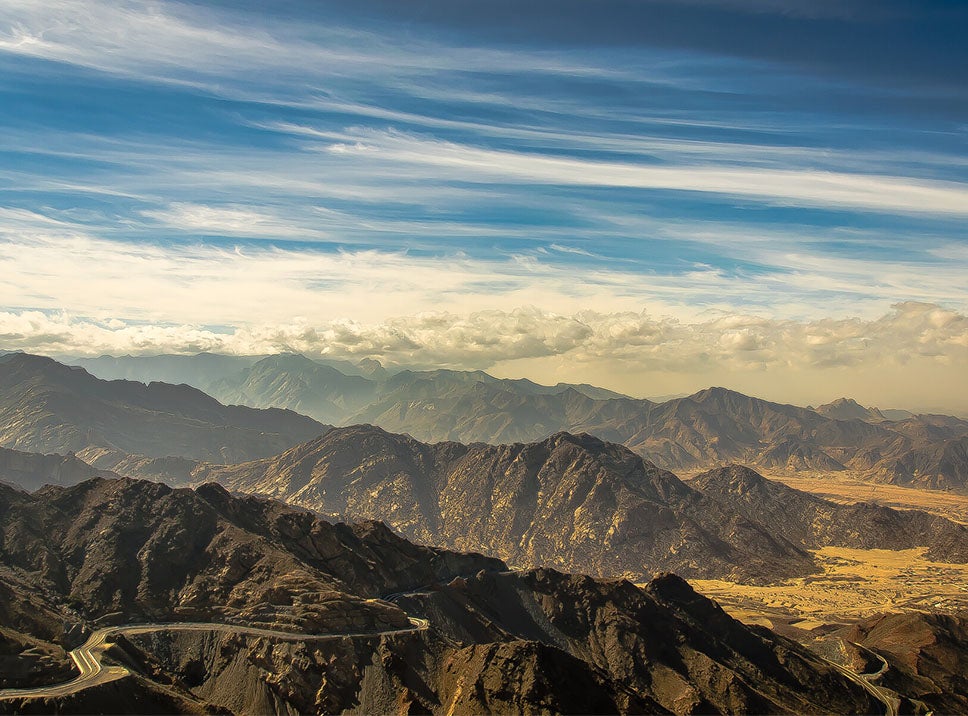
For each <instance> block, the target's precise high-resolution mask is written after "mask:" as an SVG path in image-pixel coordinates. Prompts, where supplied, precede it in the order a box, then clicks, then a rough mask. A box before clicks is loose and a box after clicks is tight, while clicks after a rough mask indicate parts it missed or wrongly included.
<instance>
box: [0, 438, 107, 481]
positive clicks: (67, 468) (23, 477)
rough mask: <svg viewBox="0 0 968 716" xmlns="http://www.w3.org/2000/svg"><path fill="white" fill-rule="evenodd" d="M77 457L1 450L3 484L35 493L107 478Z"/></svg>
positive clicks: (103, 473) (105, 474) (0, 468)
mask: <svg viewBox="0 0 968 716" xmlns="http://www.w3.org/2000/svg"><path fill="white" fill-rule="evenodd" d="M106 476H108V473H107V472H105V471H103V470H97V469H95V468H93V467H91V466H90V465H89V464H88V463H86V462H84V461H83V460H81V459H79V458H77V457H75V456H74V455H40V454H38V453H32V452H21V451H19V450H8V449H7V448H0V482H6V483H8V484H10V485H15V486H17V487H20V488H23V489H24V490H27V491H29V492H33V491H34V490H36V489H37V488H39V487H42V486H44V485H65V486H66V485H76V484H77V483H78V482H83V481H84V480H89V479H91V478H92V477H106Z"/></svg>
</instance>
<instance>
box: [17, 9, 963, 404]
mask: <svg viewBox="0 0 968 716" xmlns="http://www.w3.org/2000/svg"><path fill="white" fill-rule="evenodd" d="M966 38H968V6H965V4H964V3H961V2H913V1H912V2H900V1H897V0H885V1H880V0H879V1H877V2H874V1H873V0H871V1H869V2H860V1H857V2H852V1H851V0H845V1H842V2H834V1H833V0H813V1H808V0H778V1H772V0H771V1H768V0H683V1H680V2H671V1H669V2H661V1H659V0H624V1H619V0H601V1H599V2H594V3H591V2H587V1H581V0H559V1H558V2H554V3H549V2H539V1H534V2H529V3H520V2H516V3H515V2H505V1H504V0H495V1H493V2H489V3H476V2H475V3H472V2H461V1H456V2H455V1H454V0H450V1H444V0H430V1H427V0H425V1H414V2H405V3H401V2H391V1H389V0H387V1H386V2H382V1H377V0H358V1H356V2H352V3H349V2H311V3H310V2H280V3H273V4H271V5H268V6H267V5H266V4H264V3H237V2H232V3H229V2H217V3H216V2H209V3H176V2H140V1H135V2H104V1H100V0H84V1H76V2H74V1H71V2H67V1H65V0H48V1H45V2H40V1H35V0H0V128H2V131H0V260H2V261H3V262H4V263H5V265H6V266H7V267H8V269H9V270H8V271H7V277H8V278H7V280H6V281H4V282H3V284H2V285H0V311H2V316H0V334H2V335H3V336H4V338H5V341H6V344H7V345H8V347H14V348H26V349H31V350H38V351H46V352H61V353H65V352H76V353H91V352H114V353H117V352H162V351H179V352H184V351H193V350H199V349H209V350H228V351H235V352H265V351H271V350H277V349H278V350H281V349H296V350H304V351H306V352H309V353H315V354H327V355H339V356H340V357H363V356H364V355H373V356H375V357H378V358H380V359H382V360H384V361H387V362H397V363H409V364H415V365H431V364H444V365H452V366H458V367H475V368H476V367H484V368H490V369H493V370H495V371H496V372H505V373H509V374H511V373H515V374H516V373H526V374H528V375H529V376H531V377H538V378H541V377H542V376H545V377H546V378H557V377H562V378H570V379H574V378H582V377H585V378H588V379H592V380H597V381H598V382H604V383H610V384H611V385H612V386H614V387H618V388H619V389H624V390H627V391H629V392H634V393H637V394H645V393H648V392H652V393H665V392H671V390H670V389H667V388H670V387H671V388H672V389H688V388H689V387H692V386H701V385H704V384H709V383H710V382H712V381H713V379H721V380H722V381H723V382H730V383H734V384H737V385H738V386H740V387H744V388H746V389H748V390H749V389H750V388H752V389H753V390H752V392H756V388H757V387H761V388H762V390H760V391H759V392H760V393H763V392H766V393H770V392H771V391H773V392H777V391H779V392H780V393H782V386H784V385H789V382H790V378H791V376H793V375H798V376H800V377H801V378H803V379H804V380H805V384H807V385H809V386H810V387H809V388H804V389H803V395H800V394H796V395H794V394H793V393H792V392H789V389H788V393H789V395H790V398H791V399H793V398H794V397H795V398H797V399H805V398H806V397H809V395H812V394H813V393H816V392H818V388H817V385H818V381H822V380H825V381H827V382H828V383H830V382H831V381H833V385H836V386H840V385H841V384H842V385H843V386H845V388H846V387H850V386H854V385H857V376H858V375H859V374H860V372H864V374H865V375H867V374H870V375H872V376H876V378H875V377H872V378H871V381H872V382H871V386H870V388H869V392H870V394H871V396H872V398H874V397H876V395H875V394H876V392H877V389H878V386H881V387H883V385H884V384H885V383H886V382H887V381H888V380H894V379H898V377H900V379H902V380H909V379H910V378H911V377H912V376H916V375H917V376H920V375H922V374H931V375H935V374H938V375H941V376H950V377H951V378H952V379H955V380H957V376H958V375H962V376H963V375H965V374H968V371H965V369H966V368H968V323H966V319H965V313H966V311H968V282H966V281H965V277H966V275H968V232H966V230H965V228H964V227H965V222H966V219H968V183H966V180H968V141H966V140H968V85H966V83H965V82H964V70H965V68H966V67H968V49H966V47H968V42H965V40H966ZM677 331H678V332H679V333H682V335H679V333H677ZM683 332H684V333H683ZM498 334H499V335H498ZM684 336H686V337H684ZM878 341H881V342H882V343H878ZM878 346H883V347H885V349H886V347H887V346H895V347H899V348H896V349H892V350H891V352H892V353H898V354H899V355H896V356H893V357H891V358H887V357H884V356H883V355H881V354H882V353H884V352H885V350H882V349H881V348H878ZM616 361H618V362H616ZM938 370H940V373H938ZM872 371H873V372H872ZM757 381H758V382H757ZM838 381H839V382H838ZM949 384H950V381H949ZM958 387H959V391H956V392H957V393H958V394H957V395H956V397H955V398H951V395H950V394H951V392H952V391H951V390H950V388H949V389H947V390H945V389H942V388H940V387H939V388H938V390H937V395H936V396H935V397H933V398H930V399H928V398H925V399H924V401H923V402H924V404H925V406H928V405H929V404H930V406H934V405H938V406H941V407H944V406H946V405H947V406H954V407H958V406H960V405H962V403H964V404H965V405H964V408H965V409H968V395H965V393H968V386H965V380H964V379H963V378H962V379H961V385H960V386H958ZM831 389H833V388H832V387H831ZM810 391H813V393H811V392H810ZM777 394H778V395H779V393H777ZM818 397H820V398H822V397H825V396H818ZM831 397H833V396H831ZM916 397H917V394H915V393H913V392H912V394H911V396H907V395H906V394H900V393H899V394H897V396H896V398H897V400H907V401H910V400H913V399H915V398H916ZM955 403H957V405H955ZM959 409H960V408H959Z"/></svg>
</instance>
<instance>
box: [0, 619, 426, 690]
mask: <svg viewBox="0 0 968 716" xmlns="http://www.w3.org/2000/svg"><path fill="white" fill-rule="evenodd" d="M408 618H409V619H410V624H411V626H409V627H403V628H401V629H387V630H384V631H373V632H332V633H329V634H294V633H293V632H288V631H276V630H274V629H259V628H257V627H246V626H240V625H236V624H219V623H215V622H172V623H162V624H128V625H126V626H114V627H104V628H102V629H98V630H97V631H96V632H94V633H93V634H91V636H90V637H89V638H88V640H87V641H86V642H85V643H84V645H83V646H79V647H78V648H76V649H74V650H73V651H71V652H69V655H70V657H71V659H72V660H73V661H74V664H75V665H76V666H77V670H78V671H79V672H80V673H79V674H78V676H76V677H74V678H73V679H71V680H70V681H65V682H63V683H60V684H52V685H50V686H40V687H36V688H30V689H0V699H23V698H50V697H55V696H67V695H69V694H73V693H76V692H78V691H81V690H82V689H89V688H91V687H92V686H98V685H100V684H106V683H108V682H110V681H114V680H116V679H121V678H124V677H125V676H128V675H129V674H130V673H131V672H130V671H129V670H128V669H126V668H125V667H123V666H105V665H104V664H103V663H101V656H103V654H104V652H105V651H106V650H107V648H108V645H107V640H108V637H110V636H118V635H121V634H149V633H151V632H156V631H222V632H229V633H232V634H250V635H252V636H266V637H272V638H274V639H283V640H286V641H321V640H325V639H342V638H345V637H372V636H383V635H387V634H403V633H407V632H414V631H423V630H425V629H427V628H428V627H429V626H430V622H428V621H427V620H426V619H418V618H416V617H408Z"/></svg>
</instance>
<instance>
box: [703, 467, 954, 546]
mask: <svg viewBox="0 0 968 716" xmlns="http://www.w3.org/2000/svg"><path fill="white" fill-rule="evenodd" d="M690 485H691V486H693V487H695V488H696V489H698V490H700V491H701V492H702V493H703V494H704V495H706V496H708V497H711V498H713V499H714V500H716V501H718V502H720V503H721V504H723V505H724V506H727V507H729V508H730V509H732V510H735V511H737V512H739V513H740V514H742V515H745V516H746V517H748V518H749V519H755V520H757V521H758V522H759V523H760V524H761V525H763V526H764V527H765V528H767V529H768V530H769V531H770V532H771V533H772V534H774V535H777V536H782V537H784V538H786V539H787V540H789V541H791V542H793V543H794V544H798V545H801V546H803V547H806V548H810V549H816V548H819V547H823V546H827V545H830V546H835V547H853V548H859V549H896V550H900V549H911V548H912V547H928V548H929V549H928V552H927V554H928V556H929V557H930V558H932V559H935V560H937V561H940V562H958V563H965V562H968V528H966V527H964V526H963V525H960V524H958V523H957V522H952V521H951V520H946V519H944V518H943V517H938V516H936V515H931V514H928V513H927V512H921V511H919V510H893V509H891V508H889V507H882V506H880V505H874V504H871V503H858V504H852V505H842V504H838V503H836V502H830V501H828V500H822V499H820V498H819V497H815V496H813V495H810V494H807V493H806V492H801V491H799V490H795V489H793V488H792V487H787V486H786V485H784V484H782V483H779V482H773V481H771V480H767V479H766V478H764V477H763V476H762V475H759V474H758V473H756V472H754V471H753V470H750V469H749V468H747V467H743V466H741V465H730V466H729V467H723V468H718V469H716V470H711V471H709V472H706V473H703V474H701V475H699V476H697V477H696V478H695V479H694V480H692V481H691V482H690Z"/></svg>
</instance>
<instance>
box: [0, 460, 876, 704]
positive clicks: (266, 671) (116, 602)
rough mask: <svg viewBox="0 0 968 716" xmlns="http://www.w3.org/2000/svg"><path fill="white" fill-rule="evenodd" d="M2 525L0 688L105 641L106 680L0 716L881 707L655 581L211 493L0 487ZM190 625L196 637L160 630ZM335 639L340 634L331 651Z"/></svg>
mask: <svg viewBox="0 0 968 716" xmlns="http://www.w3.org/2000/svg"><path fill="white" fill-rule="evenodd" d="M0 516H2V518H3V519H2V520H0V545H2V549H0V575H2V577H3V578H2V579H0V591H2V593H3V595H2V596H3V599H2V600H0V620H2V623H3V625H4V631H3V633H2V635H0V637H2V639H0V646H5V647H6V648H8V649H16V648H18V647H22V649H23V651H22V652H21V656H20V658H19V659H18V661H17V663H18V664H19V667H20V668H19V669H18V670H17V671H14V672H8V673H6V674H5V677H4V678H5V679H6V680H7V684H6V685H7V686H8V687H9V686H10V685H12V684H11V682H15V685H17V686H20V687H21V688H23V687H28V686H32V685H37V684H38V683H39V684H44V683H49V680H50V678H51V675H52V674H53V675H55V676H56V674H57V672H56V671H54V670H52V669H50V668H46V667H49V666H51V665H54V666H56V665H58V664H60V665H63V666H62V667H61V671H65V670H67V671H69V669H68V667H67V666H66V663H67V659H66V655H65V652H64V649H67V648H73V647H74V646H76V645H77V644H79V643H80V642H82V641H84V640H85V639H87V638H88V636H89V635H91V634H94V633H100V634H104V635H106V636H104V637H103V638H104V639H107V642H106V643H105V645H104V646H103V647H99V648H100V651H99V652H97V653H98V654H99V656H91V657H86V658H91V659H99V660H105V661H106V662H107V669H108V671H107V672H105V673H108V674H111V679H110V680H102V681H98V680H97V679H91V685H90V687H89V688H79V689H77V690H74V691H71V690H69V689H68V690H66V691H64V692H55V693H52V694H51V695H49V696H44V695H43V694H44V693H46V692H45V691H44V689H42V690H41V695H39V696H37V697H25V696H18V695H16V694H15V693H14V694H10V693H9V692H2V691H0V711H2V712H17V713H31V712H51V711H59V712H63V711H72V712H84V713H92V712H100V713H118V712H132V711H138V712H151V713H204V712H211V711H212V710H220V711H223V712H224V711H232V712H244V713H265V712H267V711H272V712H290V713H318V712H327V713H329V712H335V711H343V710H346V709H351V710H354V711H357V712H366V713H387V712H403V713H413V712H436V713H482V712H521V713H533V712H545V711H555V712H561V713H643V712H649V713H669V712H671V713H677V714H692V713H727V712H730V713H735V712H738V711H742V712H748V713H765V712H770V713H777V712H798V713H872V712H874V711H876V710H878V709H880V708H882V706H881V703H879V701H878V700H877V699H876V698H875V697H874V696H873V695H872V693H871V692H870V691H869V690H867V689H865V688H863V686H862V685H861V684H860V683H857V680H855V679H851V678H849V677H848V676H847V675H845V673H844V672H843V670H842V669H840V668H838V667H837V666H835V665H833V664H831V663H830V662H828V661H826V660H825V659H823V658H821V657H819V656H817V655H815V654H814V653H812V652H810V651H808V650H807V649H806V648H804V647H802V646H800V645H799V644H797V643H795V642H793V641H790V640H789V639H785V638H783V637H780V636H778V635H776V634H774V633H772V632H770V631H768V630H765V629H761V628H757V627H747V626H745V625H743V624H741V623H739V622H737V621H735V620H734V619H732V618H731V617H729V616H727V615H726V614H725V612H723V611H722V610H721V609H720V608H719V607H718V606H716V605H715V604H714V603H713V602H711V601H709V600H708V599H705V598H704V597H702V596H700V595H698V594H696V593H695V592H694V591H693V590H692V589H691V588H690V587H689V585H688V584H687V583H686V582H684V581H683V580H682V579H680V578H678V577H675V576H673V575H662V576H659V577H657V578H656V579H655V580H653V581H651V582H650V583H649V584H648V585H647V586H646V587H645V588H644V589H639V588H637V587H635V586H633V585H632V584H630V583H629V582H625V581H598V580H594V579H591V578H589V577H581V576H570V575H567V574H562V573H560V572H556V571H553V570H547V569H545V570H537V571H525V572H518V571H511V570H508V569H507V567H506V566H505V565H503V564H502V563H500V562H499V561H497V560H493V559H488V558H485V557H482V556H480V555H473V554H458V553H454V552H446V551H442V550H439V549H431V548H427V547H419V546H416V545H414V544H412V543H409V542H407V541H405V540H403V539H401V538H399V537H396V536H394V535H393V534H392V533H390V532H389V531H388V530H387V529H386V528H385V527H382V526H381V525H379V524H377V523H372V522H371V523H362V524H358V525H345V524H330V523H328V522H325V521H322V520H320V519H318V518H317V517H314V516H313V515H311V514H310V513H307V512H304V511H300V510H296V509H293V508H289V507H285V506H283V505H281V504H279V503H277V502H272V501H266V500H263V499H258V498H254V497H233V496H231V495H229V494H228V493H227V492H225V491H224V490H223V489H222V488H219V487H216V486H213V485H206V486H202V487H199V488H198V489H197V490H188V489H177V490H173V489H171V488H169V487H166V486H164V485H160V484H157V483H150V482H142V481H133V480H127V479H103V478H94V479H91V480H88V481H85V482H83V483H80V484H78V485H76V486H73V487H68V488H63V487H48V488H45V489H43V490H40V491H38V492H35V493H34V494H32V495H31V494H27V493H24V492H19V491H17V490H14V489H12V488H7V487H3V486H0ZM187 619H191V620H192V621H193V622H194V624H195V628H192V629H191V630H185V629H184V628H179V627H178V626H177V623H182V622H184V621H185V620H187ZM414 619H416V620H418V622H417V623H418V626H411V624H413V623H414V622H413V620H414ZM419 620H426V621H423V622H420V621H419ZM139 622H140V623H142V624H143V625H144V626H143V627H142V629H141V630H140V631H135V632H134V633H128V632H124V631H119V632H118V633H117V634H116V635H115V636H111V628H110V627H105V626H104V625H106V624H111V623H121V624H130V623H139ZM171 622H176V624H173V625H171V626H166V623H171ZM65 624H70V625H72V626H70V628H68V629H65V627H64V625H65ZM98 628H102V629H104V631H102V632H95V631H94V630H96V629H98ZM260 629H261V630H262V631H259V630H260ZM129 631H130V629H129ZM289 633H291V634H292V637H291V638H289V637H287V634H289ZM340 633H349V634H353V635H355V636H346V637H342V638H333V637H332V636H327V635H339V634H340ZM313 634H321V635H323V636H321V637H314V636H313ZM99 643H100V642H99ZM87 653H91V652H87ZM40 664H43V665H45V668H39V666H38V665H40ZM33 667H37V668H33ZM112 670H113V671H112Z"/></svg>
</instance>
